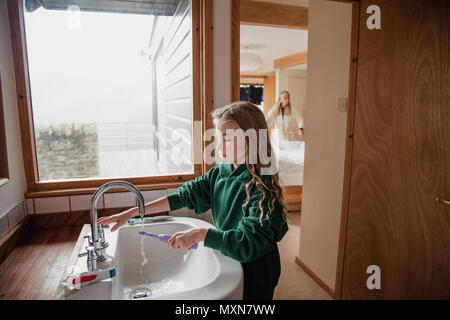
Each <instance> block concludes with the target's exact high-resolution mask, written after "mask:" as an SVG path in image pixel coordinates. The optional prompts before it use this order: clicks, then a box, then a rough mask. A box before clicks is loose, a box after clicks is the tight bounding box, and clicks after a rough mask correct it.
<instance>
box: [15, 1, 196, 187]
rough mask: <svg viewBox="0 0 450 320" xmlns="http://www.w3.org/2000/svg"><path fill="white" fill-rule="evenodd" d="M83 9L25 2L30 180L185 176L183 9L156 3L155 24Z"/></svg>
mask: <svg viewBox="0 0 450 320" xmlns="http://www.w3.org/2000/svg"><path fill="white" fill-rule="evenodd" d="M31 2H33V1H31ZM41 2H42V3H44V4H45V2H46V1H39V2H38V3H41ZM57 2H58V1H55V0H53V1H51V3H57ZM68 2H69V1H67V0H61V3H59V7H61V6H64V7H65V6H66V5H67V3H68ZM90 2H92V1H85V2H82V3H85V4H86V8H79V7H77V6H68V9H67V10H61V9H60V8H59V9H58V8H56V7H57V6H55V9H51V8H50V9H44V8H43V7H39V5H38V8H37V9H36V8H31V9H30V5H29V3H28V1H27V2H25V3H26V5H25V8H24V12H25V13H24V19H25V35H26V45H27V55H28V66H29V78H30V90H31V100H32V110H33V122H34V130H35V138H36V141H35V142H36V153H37V160H38V163H37V165H38V172H39V180H40V181H48V180H65V179H66V180H67V179H96V178H124V177H147V176H161V175H174V174H191V173H193V172H194V167H193V161H192V152H191V149H192V123H193V119H192V114H193V112H192V108H193V106H192V92H193V90H192V88H191V77H192V70H191V69H192V61H191V57H192V52H191V51H192V40H191V22H190V21H191V16H190V9H189V1H188V0H180V1H167V6H166V7H163V3H162V1H159V2H158V4H157V5H158V8H157V9H158V10H153V11H152V10H148V12H157V13H155V14H158V15H155V14H152V13H148V14H140V13H139V14H135V13H128V12H130V10H128V9H129V8H132V7H133V6H134V5H135V3H136V1H128V0H126V1H125V0H123V1H117V3H120V6H119V5H118V6H117V8H111V4H109V3H110V2H109V3H108V2H104V3H108V6H109V7H108V8H107V10H103V11H102V9H101V8H100V9H99V7H98V6H100V7H101V5H102V3H103V1H97V2H92V3H94V4H95V5H97V7H96V9H95V10H96V11H89V10H91V9H92V8H91V9H90V8H89V6H88V5H89V3H90ZM137 2H139V1H137ZM174 2H175V4H174ZM147 5H151V4H148V3H147ZM154 6H156V4H154ZM27 8H28V10H30V11H27ZM47 8H48V7H47ZM171 8H172V9H171ZM31 10H33V11H31ZM141 10H142V9H141ZM161 13H162V14H164V15H161ZM180 123H182V124H183V125H184V126H183V127H181V126H180ZM180 129H183V130H184V131H182V132H183V138H184V140H183V143H180V142H179V139H178V138H177V131H179V130H180ZM187 149H189V150H188V152H187V153H186V151H185V150H187ZM180 150H181V152H183V154H184V155H185V157H184V158H183V160H184V161H181V162H180V161H178V160H179V156H178V153H179V152H180ZM186 155H187V156H186Z"/></svg>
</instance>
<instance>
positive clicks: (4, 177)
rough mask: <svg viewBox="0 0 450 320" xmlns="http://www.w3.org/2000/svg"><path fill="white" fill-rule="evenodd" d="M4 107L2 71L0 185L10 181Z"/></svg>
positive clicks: (0, 85) (0, 82) (0, 80)
mask: <svg viewBox="0 0 450 320" xmlns="http://www.w3.org/2000/svg"><path fill="white" fill-rule="evenodd" d="M0 72H1V70H0ZM3 108H4V106H3V94H2V77H1V73H0V187H1V186H3V185H5V184H6V183H8V181H9V166H8V146H7V143H6V128H5V123H6V121H5V113H4V109H3Z"/></svg>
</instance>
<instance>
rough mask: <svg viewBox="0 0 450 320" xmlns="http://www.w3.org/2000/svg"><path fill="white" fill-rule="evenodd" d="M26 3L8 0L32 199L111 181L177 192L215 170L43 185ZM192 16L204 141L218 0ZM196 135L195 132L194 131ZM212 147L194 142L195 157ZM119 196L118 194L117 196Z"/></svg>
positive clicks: (202, 0) (200, 1) (197, 2)
mask: <svg viewBox="0 0 450 320" xmlns="http://www.w3.org/2000/svg"><path fill="white" fill-rule="evenodd" d="M22 4H23V0H7V6H8V17H9V24H10V31H11V45H12V53H13V58H14V72H15V78H16V91H17V102H18V112H19V122H20V133H21V141H22V151H23V161H24V168H25V178H26V182H27V192H26V193H25V197H26V198H30V197H44V196H57V195H72V194H87V193H93V192H95V191H96V190H97V188H98V187H100V186H101V185H102V184H104V183H106V182H109V181H111V180H118V179H120V180H125V181H128V182H130V183H132V184H134V185H135V186H136V187H138V188H139V189H140V190H152V189H165V188H176V187H178V186H180V185H182V184H183V183H184V182H185V181H188V180H192V179H194V178H195V177H197V176H199V175H201V174H203V173H205V172H206V171H207V170H208V169H209V168H211V167H212V166H213V165H211V164H206V163H205V162H204V157H203V156H202V157H197V155H196V154H195V153H193V154H194V159H195V158H197V159H201V161H202V163H195V161H194V173H193V174H184V175H183V174H180V175H166V176H153V177H133V178H127V177H115V178H99V179H89V180H87V179H85V180H75V179H74V180H69V181H47V182H46V181H39V179H38V168H37V157H36V146H35V137H34V128H33V126H34V124H33V115H32V109H31V108H32V107H31V96H30V82H29V73H28V65H27V53H26V42H25V33H24V15H23V5H22ZM190 6H191V15H192V29H191V30H192V56H193V59H192V66H193V69H192V70H193V73H192V79H193V81H192V83H193V97H192V102H193V103H192V104H193V108H194V109H193V123H194V121H202V137H203V133H204V132H205V130H207V129H209V128H212V121H211V119H210V112H211V111H212V109H213V88H214V86H213V0H190ZM192 132H193V133H194V130H192ZM205 147H206V142H205V141H203V138H202V140H201V141H200V140H196V139H193V151H195V150H197V152H198V151H200V150H201V154H202V155H203V152H204V149H205ZM111 191H115V190H111Z"/></svg>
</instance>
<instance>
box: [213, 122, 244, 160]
mask: <svg viewBox="0 0 450 320" xmlns="http://www.w3.org/2000/svg"><path fill="white" fill-rule="evenodd" d="M236 130H237V129H236V128H235V127H234V126H233V125H231V124H230V123H227V122H223V121H220V120H218V121H217V122H216V138H217V139H218V144H217V149H216V150H217V152H218V153H219V155H220V156H221V157H222V158H223V159H224V161H225V162H228V163H234V164H236V165H239V164H241V163H244V162H245V141H244V139H243V138H242V137H243V136H242V134H241V132H239V131H241V130H239V131H236Z"/></svg>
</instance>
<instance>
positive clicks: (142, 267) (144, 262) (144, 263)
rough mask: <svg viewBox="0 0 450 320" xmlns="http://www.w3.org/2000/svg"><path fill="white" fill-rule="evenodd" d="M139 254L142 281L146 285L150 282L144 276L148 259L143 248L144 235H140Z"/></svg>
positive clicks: (142, 219) (142, 225) (142, 229)
mask: <svg viewBox="0 0 450 320" xmlns="http://www.w3.org/2000/svg"><path fill="white" fill-rule="evenodd" d="M141 231H144V214H143V213H141ZM141 255H142V264H141V276H142V281H143V282H144V283H145V286H146V287H148V286H149V285H150V283H149V282H148V280H147V279H146V278H145V276H144V266H145V265H146V264H147V262H148V259H147V257H146V256H145V250H144V236H141Z"/></svg>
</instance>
